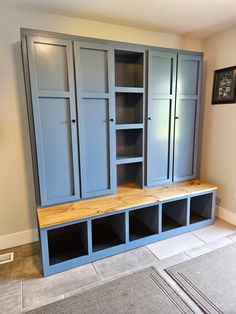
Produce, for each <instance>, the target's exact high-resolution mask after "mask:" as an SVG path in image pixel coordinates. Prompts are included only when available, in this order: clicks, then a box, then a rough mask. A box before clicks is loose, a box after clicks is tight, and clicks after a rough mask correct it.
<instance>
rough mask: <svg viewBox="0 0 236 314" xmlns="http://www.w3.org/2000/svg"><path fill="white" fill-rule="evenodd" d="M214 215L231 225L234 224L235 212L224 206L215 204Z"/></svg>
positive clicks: (235, 219)
mask: <svg viewBox="0 0 236 314" xmlns="http://www.w3.org/2000/svg"><path fill="white" fill-rule="evenodd" d="M216 216H217V217H219V218H220V219H222V220H224V221H227V222H229V223H230V224H232V225H236V213H233V212H231V211H230V210H228V209H226V208H224V207H220V206H216Z"/></svg>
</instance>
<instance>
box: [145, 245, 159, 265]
mask: <svg viewBox="0 0 236 314" xmlns="http://www.w3.org/2000/svg"><path fill="white" fill-rule="evenodd" d="M154 243H156V242H154ZM145 248H146V249H148V251H149V252H151V253H152V255H153V256H154V257H155V258H156V259H157V261H160V259H159V258H158V257H157V256H156V255H155V254H154V253H153V252H152V250H151V249H149V247H148V246H147V245H145Z"/></svg>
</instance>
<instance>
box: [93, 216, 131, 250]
mask: <svg viewBox="0 0 236 314" xmlns="http://www.w3.org/2000/svg"><path fill="white" fill-rule="evenodd" d="M124 243H125V214H124V213H122V214H116V215H112V216H108V217H104V218H98V219H94V220H92V249H93V252H97V251H101V250H104V249H108V248H111V247H113V246H116V245H120V244H124Z"/></svg>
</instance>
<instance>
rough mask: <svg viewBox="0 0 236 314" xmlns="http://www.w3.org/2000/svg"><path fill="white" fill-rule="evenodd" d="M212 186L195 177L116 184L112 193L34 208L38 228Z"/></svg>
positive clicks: (210, 188)
mask: <svg viewBox="0 0 236 314" xmlns="http://www.w3.org/2000/svg"><path fill="white" fill-rule="evenodd" d="M216 189H217V187H216V186H214V185H211V184H208V183H204V182H200V181H198V180H194V181H188V182H182V183H177V184H172V185H166V186H159V187H155V188H150V189H144V190H142V189H139V188H137V187H136V186H135V185H125V186H121V187H118V190H117V194H115V195H110V196H104V197H99V198H93V199H89V200H83V201H79V202H74V203H68V204H64V205H57V206H51V207H47V208H38V221H39V226H40V228H46V227H50V226H55V225H58V224H63V223H66V222H71V221H75V220H80V219H85V218H88V217H93V216H99V215H103V214H107V213H112V212H115V211H119V210H124V209H128V208H132V207H138V206H142V205H148V204H153V203H158V202H162V201H167V200H170V199H173V198H176V197H184V196H188V195H192V194H195V193H200V192H207V191H213V190H216Z"/></svg>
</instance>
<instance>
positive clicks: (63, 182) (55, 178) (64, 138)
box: [39, 98, 74, 200]
mask: <svg viewBox="0 0 236 314" xmlns="http://www.w3.org/2000/svg"><path fill="white" fill-rule="evenodd" d="M39 112H40V128H41V146H42V152H43V166H44V167H43V168H44V174H45V179H46V180H45V182H46V186H45V190H46V195H47V197H48V199H49V200H53V199H57V198H60V197H69V196H70V195H73V194H74V182H73V179H72V178H73V163H72V159H71V156H72V141H71V118H70V103H69V100H68V99H55V98H40V99H39ZM55 113H56V114H55Z"/></svg>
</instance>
